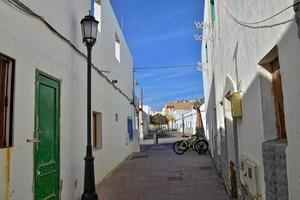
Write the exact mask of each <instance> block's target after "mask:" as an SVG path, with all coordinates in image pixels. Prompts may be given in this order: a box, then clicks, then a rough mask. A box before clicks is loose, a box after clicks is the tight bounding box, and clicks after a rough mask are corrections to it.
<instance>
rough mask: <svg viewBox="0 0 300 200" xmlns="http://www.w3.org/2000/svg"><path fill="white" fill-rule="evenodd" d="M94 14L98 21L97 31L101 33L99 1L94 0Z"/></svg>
mask: <svg viewBox="0 0 300 200" xmlns="http://www.w3.org/2000/svg"><path fill="white" fill-rule="evenodd" d="M94 16H95V19H96V20H97V21H98V22H99V24H98V31H99V32H100V33H101V1H100V0H96V1H95V3H94Z"/></svg>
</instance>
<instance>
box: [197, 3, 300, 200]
mask: <svg viewBox="0 0 300 200" xmlns="http://www.w3.org/2000/svg"><path fill="white" fill-rule="evenodd" d="M292 4H293V1H292V0H288V1H280V0H275V1H274V0H272V1H271V0H263V1H254V0H252V1H238V2H232V1H215V12H216V22H215V28H214V29H204V35H205V36H209V37H210V40H204V41H202V61H203V62H205V60H206V50H205V43H206V44H207V46H208V51H207V52H208V55H207V57H208V63H207V64H208V67H206V68H204V70H203V76H204V78H203V82H204V94H205V102H206V105H207V107H206V110H207V125H208V126H209V128H208V130H209V131H210V134H212V136H211V138H212V139H213V138H216V140H217V141H216V143H217V146H216V147H215V148H217V150H218V154H219V155H221V154H222V152H221V151H220V143H221V140H220V135H221V134H222V130H223V129H224V128H225V126H224V125H225V124H224V109H222V108H219V107H220V102H222V101H223V100H224V87H225V80H226V77H227V76H229V77H231V78H232V79H233V81H234V84H235V86H236V87H237V89H238V90H239V91H241V94H242V109H243V117H242V118H241V119H239V120H238V136H239V152H240V155H243V156H246V157H247V159H249V160H251V161H252V162H254V163H256V165H257V169H258V170H257V173H258V190H259V193H260V194H261V198H262V199H265V182H264V170H263V157H262V143H263V142H264V141H265V140H270V139H274V137H276V132H275V131H276V126H275V116H274V107H273V105H274V102H273V101H272V99H271V95H272V92H271V83H270V77H265V76H264V74H263V73H262V72H261V68H262V67H261V66H260V65H259V64H258V63H259V62H260V61H261V59H262V58H263V57H264V56H265V55H266V54H267V53H268V52H269V51H270V50H271V49H272V48H273V47H274V46H275V45H276V44H278V49H279V50H278V51H279V61H280V65H281V71H282V77H283V87H284V88H283V91H284V96H285V97H284V101H285V102H284V106H285V108H286V107H287V106H288V108H289V107H290V108H293V109H290V111H289V109H288V108H286V111H285V112H286V126H287V131H288V130H290V131H289V132H292V133H288V137H289V134H294V135H296V137H295V139H296V138H297V140H293V139H291V140H293V142H292V143H294V142H295V143H297V142H298V145H299V141H300V140H299V138H298V135H299V134H296V133H299V130H296V127H297V126H296V122H294V123H291V122H290V119H291V116H289V115H292V113H293V117H294V118H293V119H294V121H295V120H296V119H297V117H295V116H298V115H296V114H299V113H298V109H295V108H296V106H295V103H294V106H290V102H295V99H297V98H298V99H299V97H298V96H297V95H298V94H299V92H298V93H297V91H298V90H299V87H296V85H297V84H298V83H299V82H297V81H295V80H297V79H296V76H297V75H299V71H297V69H298V67H296V63H297V62H298V59H297V56H295V52H299V51H298V48H299V47H298V45H299V44H298V43H295V40H296V39H295V37H296V33H297V31H296V30H294V32H292V31H290V32H291V33H290V32H287V30H289V29H290V26H291V24H294V23H293V22H292V21H293V18H294V11H293V10H292V8H290V9H288V10H287V11H286V12H283V13H282V14H280V15H279V16H277V17H274V18H272V19H271V20H269V21H267V22H264V23H260V24H251V25H247V26H245V25H241V24H238V23H237V22H236V21H235V20H234V19H233V18H232V17H231V16H230V15H229V13H230V14H231V15H232V16H234V17H235V18H237V19H239V20H240V21H246V22H256V21H260V20H262V19H265V18H267V17H269V16H271V15H273V14H275V13H276V12H278V11H281V10H283V9H284V8H286V7H288V6H290V5H292ZM253 5H255V6H253ZM210 14H211V13H210V1H209V0H206V1H205V14H204V22H207V23H211V19H210ZM294 26H295V25H293V27H294ZM293 29H295V27H294V28H293ZM289 34H290V35H291V36H290V35H289ZM283 38H284V39H283ZM280 41H281V42H280ZM293 42H294V43H293ZM291 43H293V47H292V48H291V47H290V46H288V45H290V44H291ZM295 50H297V51H295ZM291 57H293V61H292V60H291ZM298 57H299V56H298ZM291 62H292V64H293V65H291ZM298 63H299V62H298ZM292 69H293V70H292ZM297 73H298V74H297ZM287 74H289V75H291V76H293V77H294V79H293V80H294V82H293V81H292V80H291V77H290V76H288V75H287ZM287 77H289V78H287ZM284 78H285V80H284ZM298 85H299V84H298ZM291 86H293V87H291ZM296 94H297V95H296ZM296 96H297V98H296ZM292 97H293V98H292ZM287 99H288V100H287ZM291 99H293V100H291ZM289 101H290V102H289ZM291 110H292V111H291ZM214 112H216V117H213V113H214ZM225 117H226V114H225ZM227 119H228V118H227ZM292 121H293V120H292ZM292 127H293V128H292ZM214 129H216V130H217V131H214ZM228 130H229V132H231V131H230V129H228ZM227 134H228V135H227V136H228V137H227V139H228V145H229V146H231V145H230V141H233V138H231V137H230V134H229V133H227ZM289 141H290V140H289ZM212 143H213V142H212ZM289 143H290V142H289ZM291 146H293V145H291ZM294 146H296V145H294ZM212 147H213V146H212ZM287 149H288V150H287V151H288V155H287V160H288V162H289V155H291V154H292V153H291V154H289V151H290V152H295V151H298V150H295V149H296V148H295V147H294V148H293V149H294V151H292V150H290V149H292V147H291V148H290V146H289V147H288V148H287ZM228 150H229V159H230V156H231V155H232V156H234V154H232V153H234V149H233V152H232V150H230V148H229V149H228ZM212 152H213V151H212ZM298 153H299V152H298ZM294 155H296V154H295V153H294ZM290 162H291V163H292V162H293V166H290V167H289V166H288V169H289V170H290V169H294V170H295V169H296V168H295V167H294V166H296V165H297V166H298V168H299V164H296V163H298V162H297V161H290ZM290 173H292V174H293V173H294V172H288V174H290ZM290 178H291V180H290ZM292 179H293V181H292ZM295 179H296V178H295V176H294V177H293V178H292V175H289V184H291V182H292V185H295V187H296V185H297V184H298V185H297V186H298V188H299V180H298V181H296V180H295ZM298 179H299V178H298ZM291 187H293V186H291ZM290 190H293V191H294V192H296V191H295V189H291V188H290ZM290 198H291V197H290ZM291 199H293V198H291ZM294 199H295V198H294Z"/></svg>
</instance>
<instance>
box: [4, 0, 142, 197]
mask: <svg viewBox="0 0 300 200" xmlns="http://www.w3.org/2000/svg"><path fill="white" fill-rule="evenodd" d="M22 2H23V3H24V4H25V5H26V6H27V7H28V8H30V9H31V10H32V12H34V13H35V14H36V15H33V13H32V12H31V11H30V12H29V11H28V9H26V12H27V13H25V11H22V10H20V9H19V8H17V7H15V6H13V5H12V4H10V3H9V2H8V1H1V2H0V21H1V23H0V24H1V28H0V36H1V37H0V61H1V62H0V64H1V72H0V73H1V77H0V78H1V83H2V84H1V86H0V87H1V98H3V97H4V98H3V99H5V101H4V102H3V101H1V103H0V107H1V108H0V109H1V117H0V118H1V119H0V120H1V124H2V125H1V135H0V142H1V143H0V145H1V146H0V148H1V149H0V177H1V179H0V199H1V200H2V199H3V200H8V199H42V198H43V199H44V198H45V196H43V195H44V194H45V193H52V194H53V195H54V196H51V199H52V198H53V199H78V198H79V197H80V196H81V194H82V192H83V176H84V159H83V158H84V156H85V149H86V134H87V132H86V127H87V124H86V123H87V122H86V104H87V100H86V99H87V94H86V93H87V89H86V88H87V84H86V83H87V78H86V71H87V68H86V66H87V62H86V57H85V56H84V55H85V54H86V53H85V52H86V47H85V46H84V45H83V44H82V36H81V27H80V20H81V19H82V18H83V17H84V16H85V15H87V14H88V11H89V9H90V8H89V7H90V2H89V1H57V0H54V1H48V2H44V1H43V2H39V1H34V2H33V1H28V0H24V1H22ZM23 6H24V5H23ZM97 6H98V7H97ZM97 9H98V11H99V9H101V12H100V13H97ZM96 14H97V15H98V16H101V19H100V20H101V21H100V27H99V32H98V37H97V43H96V44H95V46H94V47H93V52H92V62H93V64H94V68H93V69H92V111H93V116H92V123H93V125H92V127H93V133H92V134H93V146H94V150H93V154H94V157H95V161H94V164H95V177H96V183H99V182H100V181H101V180H102V179H103V178H104V177H105V176H106V175H107V174H108V173H109V172H110V171H111V170H113V169H114V168H115V167H116V166H117V165H118V164H119V163H120V162H121V161H123V160H124V159H125V158H126V157H127V156H128V155H130V154H131V153H132V152H133V150H134V148H135V147H136V145H135V144H134V142H133V140H134V138H133V137H134V135H133V134H134V133H137V131H133V127H134V124H133V121H134V120H133V119H134V117H135V116H134V115H135V110H134V106H133V105H132V98H133V97H132V95H133V61H132V57H131V54H130V51H129V49H128V47H127V45H126V41H125V39H124V37H123V35H122V32H121V30H120V28H119V25H118V23H117V20H116V18H115V16H114V13H113V10H112V7H111V5H110V1H109V0H102V1H101V6H100V2H99V1H97V5H96V13H95V16H96ZM38 16H42V18H43V20H44V21H43V20H42V18H39V17H38ZM46 23H47V24H46ZM50 26H51V27H52V28H50V29H49V27H50ZM54 30H55V31H54ZM82 52H83V54H82ZM107 72H109V73H107ZM112 80H117V81H118V83H113V81H112ZM135 141H136V140H135ZM49 152H51V153H49ZM41 174H42V175H43V177H46V179H48V180H52V181H47V184H45V182H43V181H46V179H44V178H42V177H41ZM45 187H46V188H45ZM58 196H59V197H58Z"/></svg>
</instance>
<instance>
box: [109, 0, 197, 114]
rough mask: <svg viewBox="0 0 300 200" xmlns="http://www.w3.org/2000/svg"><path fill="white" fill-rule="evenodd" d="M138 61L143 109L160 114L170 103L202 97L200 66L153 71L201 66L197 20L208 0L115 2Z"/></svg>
mask: <svg viewBox="0 0 300 200" xmlns="http://www.w3.org/2000/svg"><path fill="white" fill-rule="evenodd" d="M111 3H112V6H113V9H114V11H115V14H116V16H117V19H118V21H119V24H120V26H121V28H122V30H123V33H124V36H125V38H126V41H127V43H128V46H129V48H130V51H131V53H132V56H133V59H134V67H151V69H146V70H145V69H144V70H136V72H135V76H136V79H137V81H138V83H139V86H138V88H137V89H138V90H140V89H139V88H141V87H142V88H144V104H147V105H150V106H151V107H152V109H154V110H157V109H161V108H162V107H163V106H164V104H166V103H167V102H173V101H175V100H177V99H192V98H196V97H197V98H199V97H202V96H203V86H202V73H201V72H200V71H198V70H197V69H196V67H185V68H165V69H152V67H164V66H178V65H190V64H196V63H197V62H199V61H200V55H201V51H200V47H201V43H200V42H199V41H196V40H195V39H194V37H193V34H194V33H199V30H197V29H196V27H195V24H194V21H195V20H196V21H202V20H203V0H151V1H150V0H111Z"/></svg>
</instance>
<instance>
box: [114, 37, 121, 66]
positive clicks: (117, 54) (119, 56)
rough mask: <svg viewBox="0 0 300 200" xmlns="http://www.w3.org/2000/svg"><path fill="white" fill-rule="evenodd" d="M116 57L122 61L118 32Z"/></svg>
mask: <svg viewBox="0 0 300 200" xmlns="http://www.w3.org/2000/svg"><path fill="white" fill-rule="evenodd" d="M115 57H116V59H117V60H118V61H119V62H121V45H120V39H119V37H118V35H117V34H115Z"/></svg>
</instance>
